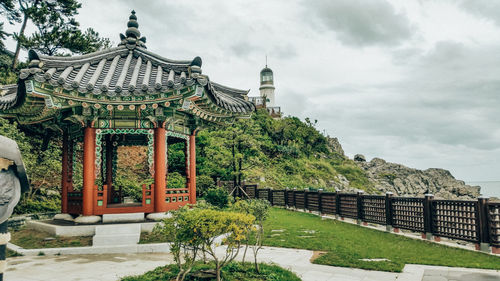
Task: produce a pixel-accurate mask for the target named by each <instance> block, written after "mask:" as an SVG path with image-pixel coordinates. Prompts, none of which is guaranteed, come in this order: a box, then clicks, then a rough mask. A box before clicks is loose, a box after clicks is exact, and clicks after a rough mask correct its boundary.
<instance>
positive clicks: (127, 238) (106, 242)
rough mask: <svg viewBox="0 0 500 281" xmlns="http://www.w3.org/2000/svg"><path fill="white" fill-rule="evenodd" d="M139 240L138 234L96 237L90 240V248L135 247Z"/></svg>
mask: <svg viewBox="0 0 500 281" xmlns="http://www.w3.org/2000/svg"><path fill="white" fill-rule="evenodd" d="M140 238H141V235H140V233H139V234H137V235H136V234H119V235H96V236H94V237H93V238H92V246H116V245H136V244H137V243H139V239H140Z"/></svg>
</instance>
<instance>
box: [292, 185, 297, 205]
mask: <svg viewBox="0 0 500 281" xmlns="http://www.w3.org/2000/svg"><path fill="white" fill-rule="evenodd" d="M296 191H297V188H294V189H293V208H294V209H295V210H297V194H296V193H297V192H296Z"/></svg>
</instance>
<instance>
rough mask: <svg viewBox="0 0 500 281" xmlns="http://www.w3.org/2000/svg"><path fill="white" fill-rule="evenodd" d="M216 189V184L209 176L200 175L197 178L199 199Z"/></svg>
mask: <svg viewBox="0 0 500 281" xmlns="http://www.w3.org/2000/svg"><path fill="white" fill-rule="evenodd" d="M214 187H215V182H214V180H213V179H212V177H210V176H207V175H199V176H197V177H196V193H197V196H198V197H203V196H205V195H206V194H207V192H208V190H209V189H210V188H214Z"/></svg>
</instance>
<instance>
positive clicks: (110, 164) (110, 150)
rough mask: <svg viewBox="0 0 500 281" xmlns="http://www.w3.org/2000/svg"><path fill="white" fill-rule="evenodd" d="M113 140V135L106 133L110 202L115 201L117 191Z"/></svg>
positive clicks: (107, 181)
mask: <svg viewBox="0 0 500 281" xmlns="http://www.w3.org/2000/svg"><path fill="white" fill-rule="evenodd" d="M113 156H114V155H113V142H112V141H111V135H106V163H103V165H106V185H107V187H108V193H107V196H108V199H107V201H108V204H111V203H114V202H113V197H114V195H115V192H114V190H113Z"/></svg>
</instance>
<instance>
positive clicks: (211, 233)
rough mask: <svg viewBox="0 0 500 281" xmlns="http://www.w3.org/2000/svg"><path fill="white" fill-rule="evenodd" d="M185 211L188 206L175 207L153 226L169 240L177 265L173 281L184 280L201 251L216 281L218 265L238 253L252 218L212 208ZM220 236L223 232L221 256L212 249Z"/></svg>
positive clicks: (216, 244)
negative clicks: (208, 261) (175, 276)
mask: <svg viewBox="0 0 500 281" xmlns="http://www.w3.org/2000/svg"><path fill="white" fill-rule="evenodd" d="M187 210H188V207H184V208H181V209H179V210H178V211H177V212H174V214H173V217H172V218H170V219H166V220H164V221H163V224H162V225H161V226H159V227H158V228H157V229H155V231H158V232H159V233H162V234H163V235H168V237H171V238H172V239H173V242H172V246H171V251H172V254H173V255H174V260H175V262H176V263H177V266H178V267H179V273H178V275H177V279H176V280H177V281H181V280H184V278H185V277H186V275H187V274H188V273H189V272H190V271H191V270H192V268H193V265H194V263H195V261H196V258H197V255H198V253H199V252H200V251H202V252H203V253H206V254H207V255H208V256H210V257H211V258H212V259H213V260H214V263H215V275H216V277H217V280H218V281H219V280H221V276H220V271H221V268H222V267H224V266H225V265H227V264H228V263H230V262H231V261H233V260H234V258H235V257H236V256H237V255H238V252H239V248H240V245H241V242H242V241H244V240H245V239H247V236H246V234H247V233H249V229H250V228H252V226H253V223H254V221H255V217H254V216H252V215H248V214H242V213H234V212H224V211H218V210H213V209H198V208H195V209H192V210H191V211H187ZM221 235H226V237H225V238H224V239H223V241H222V242H223V243H224V244H225V245H226V251H225V254H224V255H223V256H222V258H221V257H220V256H217V255H216V248H217V247H218V246H220V244H219V243H216V241H217V239H218V237H220V236H221Z"/></svg>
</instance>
